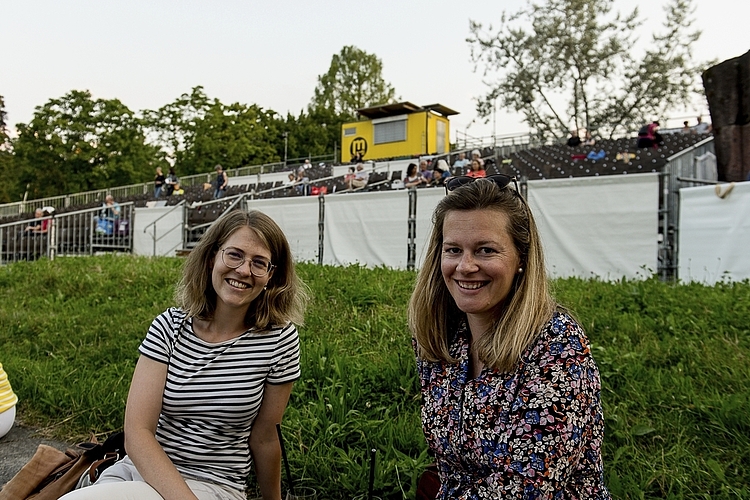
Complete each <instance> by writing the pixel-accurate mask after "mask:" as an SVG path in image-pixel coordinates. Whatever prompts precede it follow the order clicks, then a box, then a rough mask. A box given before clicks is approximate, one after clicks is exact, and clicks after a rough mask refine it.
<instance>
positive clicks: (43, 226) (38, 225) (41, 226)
mask: <svg viewBox="0 0 750 500" xmlns="http://www.w3.org/2000/svg"><path fill="white" fill-rule="evenodd" d="M48 215H49V213H48V212H46V211H44V210H42V209H41V208H37V209H36V210H34V220H32V221H31V223H30V224H29V225H28V226H26V229H25V231H26V232H28V233H35V234H41V233H46V232H47V231H48V230H49V223H50V220H51V219H44V220H37V219H41V218H42V217H47V216H48Z"/></svg>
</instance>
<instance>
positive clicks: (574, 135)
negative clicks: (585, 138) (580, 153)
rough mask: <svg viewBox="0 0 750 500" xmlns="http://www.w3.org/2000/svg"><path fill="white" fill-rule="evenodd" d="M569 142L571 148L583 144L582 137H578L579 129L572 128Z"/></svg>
mask: <svg viewBox="0 0 750 500" xmlns="http://www.w3.org/2000/svg"><path fill="white" fill-rule="evenodd" d="M567 144H568V146H570V147H571V148H575V147H577V146H580V145H581V138H580V137H578V131H577V130H571V131H570V137H569V138H568V142H567Z"/></svg>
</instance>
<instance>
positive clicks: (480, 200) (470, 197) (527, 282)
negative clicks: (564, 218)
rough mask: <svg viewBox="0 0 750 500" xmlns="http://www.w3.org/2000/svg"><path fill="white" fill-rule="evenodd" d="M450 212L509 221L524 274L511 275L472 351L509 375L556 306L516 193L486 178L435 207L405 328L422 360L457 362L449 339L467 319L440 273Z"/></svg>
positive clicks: (530, 219) (529, 219) (532, 226)
mask: <svg viewBox="0 0 750 500" xmlns="http://www.w3.org/2000/svg"><path fill="white" fill-rule="evenodd" d="M455 210H496V211H498V212H500V213H503V214H505V215H506V216H507V218H508V233H509V235H510V237H511V238H512V240H513V244H514V245H515V247H516V250H517V252H518V255H519V257H520V261H521V267H522V268H523V272H522V273H518V274H517V275H516V278H515V281H514V283H513V286H512V288H511V291H510V293H509V295H508V297H507V298H506V299H505V300H504V301H503V305H502V306H501V307H502V310H501V311H499V313H500V314H499V316H498V318H497V320H496V321H495V323H494V325H493V326H492V328H491V329H490V331H488V332H475V333H481V336H480V337H479V339H478V340H477V341H476V342H475V343H474V344H473V346H472V348H473V349H474V350H475V351H476V352H477V353H478V355H479V359H480V360H481V361H482V363H484V365H485V366H488V367H491V368H494V369H498V370H501V371H506V372H507V371H511V370H513V368H514V367H515V365H516V363H517V362H518V360H519V359H520V356H521V354H522V353H523V351H524V350H525V349H526V348H527V347H528V346H529V345H530V344H531V342H532V341H533V340H534V338H535V337H536V336H537V335H538V334H539V333H540V331H541V329H542V327H543V326H544V325H545V323H546V322H547V321H548V320H549V319H550V318H551V317H552V313H553V312H554V310H555V302H554V300H553V299H552V296H551V295H550V292H549V286H548V282H547V274H546V270H545V267H544V254H543V252H542V245H541V241H540V238H539V233H538V231H537V227H536V223H535V222H534V217H533V216H532V214H531V210H530V209H529V207H528V205H527V204H526V202H525V201H524V200H523V198H521V196H520V194H518V193H517V192H516V191H515V190H514V189H513V188H512V187H510V186H508V187H505V188H503V189H500V188H498V186H497V185H496V184H495V183H493V182H491V181H489V180H485V179H479V180H477V181H474V182H471V183H469V184H466V185H464V186H461V187H459V188H457V189H456V190H455V191H452V192H451V193H449V194H448V195H447V196H446V197H445V198H443V199H442V200H441V201H440V203H438V205H437V207H436V208H435V212H434V214H433V227H432V233H431V235H430V238H429V240H428V249H427V256H426V258H425V261H424V264H423V266H422V268H421V269H420V271H419V274H418V275H417V282H416V284H415V287H414V292H413V293H412V296H411V299H410V301H409V329H410V330H411V332H412V334H413V335H414V337H415V339H416V341H417V345H418V350H419V355H420V357H421V358H423V359H425V360H427V361H443V362H448V363H455V362H456V360H455V359H453V358H452V357H451V355H450V353H449V350H448V342H449V340H448V338H449V334H451V333H452V332H454V331H455V330H456V329H457V328H458V327H459V325H460V324H461V323H462V322H465V321H466V314H464V313H463V312H462V311H461V310H459V308H458V306H457V305H456V302H455V301H454V300H453V297H452V296H451V294H450V292H449V291H448V287H447V285H446V284H445V280H444V279H443V275H442V271H441V257H442V246H443V223H444V222H445V217H446V215H447V214H448V213H449V212H452V211H455ZM467 230H469V231H470V230H471V229H470V228H467Z"/></svg>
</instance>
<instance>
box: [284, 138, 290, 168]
mask: <svg viewBox="0 0 750 500" xmlns="http://www.w3.org/2000/svg"><path fill="white" fill-rule="evenodd" d="M288 139H289V132H284V166H285V167H286V158H287V156H286V146H287V141H288Z"/></svg>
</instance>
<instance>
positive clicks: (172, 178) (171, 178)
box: [164, 167, 179, 196]
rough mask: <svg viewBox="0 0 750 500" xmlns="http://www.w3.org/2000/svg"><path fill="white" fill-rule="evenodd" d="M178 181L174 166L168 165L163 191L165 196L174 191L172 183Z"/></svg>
mask: <svg viewBox="0 0 750 500" xmlns="http://www.w3.org/2000/svg"><path fill="white" fill-rule="evenodd" d="M178 181H179V179H178V178H177V174H175V173H174V167H169V173H168V174H167V179H166V180H165V181H164V192H165V193H166V195H167V196H171V195H172V193H174V185H175V184H177V182H178Z"/></svg>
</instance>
